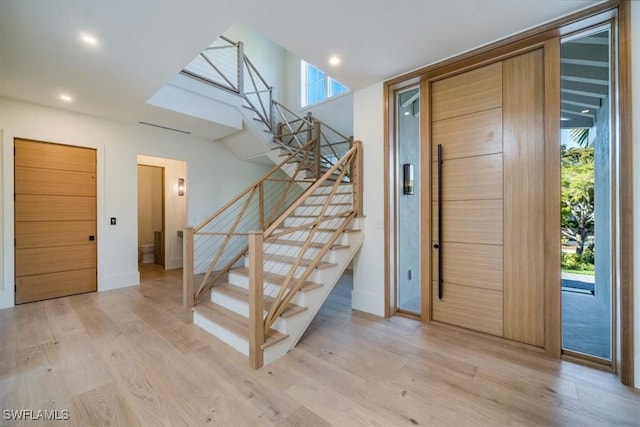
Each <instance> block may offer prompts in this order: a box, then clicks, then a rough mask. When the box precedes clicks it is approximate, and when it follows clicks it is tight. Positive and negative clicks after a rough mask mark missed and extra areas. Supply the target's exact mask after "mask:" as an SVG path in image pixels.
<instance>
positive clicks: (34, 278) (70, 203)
mask: <svg viewBox="0 0 640 427" xmlns="http://www.w3.org/2000/svg"><path fill="white" fill-rule="evenodd" d="M96 239H97V236H96V151H95V150H94V149H88V148H79V147H70V146H66V145H59V144H50V143H44V142H36V141H28V140H24V139H16V140H15V276H16V277H15V279H16V282H15V283H16V296H15V298H16V300H15V302H16V304H22V303H27V302H32V301H39V300H43V299H49V298H56V297H61V296H67V295H73V294H79V293H83V292H91V291H95V290H96V285H97V280H96V266H97V260H96V241H97V240H96Z"/></svg>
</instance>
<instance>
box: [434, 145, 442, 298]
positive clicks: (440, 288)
mask: <svg viewBox="0 0 640 427" xmlns="http://www.w3.org/2000/svg"><path fill="white" fill-rule="evenodd" d="M433 247H434V248H436V249H437V250H438V299H442V144H438V243H437V244H435V245H433Z"/></svg>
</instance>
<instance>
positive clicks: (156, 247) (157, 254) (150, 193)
mask: <svg viewBox="0 0 640 427" xmlns="http://www.w3.org/2000/svg"><path fill="white" fill-rule="evenodd" d="M164 172H165V170H164V168H163V167H158V166H147V165H138V263H139V264H158V265H160V266H161V267H164V266H165V262H164V259H165V256H164V233H165V227H164V223H165V218H164V216H165V214H164V212H165V201H164V200H165V194H164V179H165V178H164V175H165V173H164Z"/></svg>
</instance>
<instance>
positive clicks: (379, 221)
mask: <svg viewBox="0 0 640 427" xmlns="http://www.w3.org/2000/svg"><path fill="white" fill-rule="evenodd" d="M383 107H384V104H383V84H382V83H376V84H375V85H373V86H369V87H367V88H364V89H361V90H359V91H357V92H355V93H354V95H353V119H354V121H353V129H354V137H355V139H356V140H361V141H362V147H363V160H364V165H363V170H364V180H363V185H364V200H363V202H364V208H363V209H364V214H365V215H366V218H365V221H364V233H365V234H364V242H363V244H362V248H361V249H360V252H359V253H358V255H357V256H356V258H355V259H354V262H353V293H352V306H353V308H355V309H356V310H361V311H365V312H368V313H372V314H375V315H378V316H384V279H385V278H384V203H385V201H384V191H383V190H382V189H383V188H384V179H385V176H384V174H383V173H382V171H383V170H384V150H383V146H384V141H383V132H384V127H383V121H384V108H383Z"/></svg>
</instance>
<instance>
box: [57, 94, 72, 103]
mask: <svg viewBox="0 0 640 427" xmlns="http://www.w3.org/2000/svg"><path fill="white" fill-rule="evenodd" d="M60 99H61V100H62V101H64V102H71V101H73V98H72V97H71V95H68V94H66V93H63V94H61V95H60Z"/></svg>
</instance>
